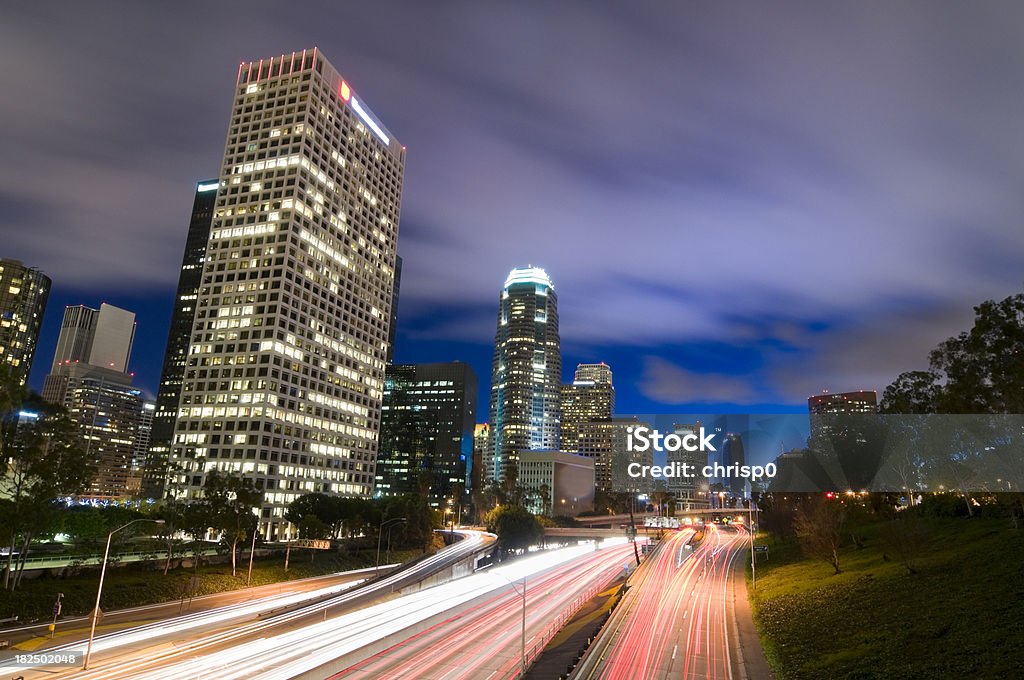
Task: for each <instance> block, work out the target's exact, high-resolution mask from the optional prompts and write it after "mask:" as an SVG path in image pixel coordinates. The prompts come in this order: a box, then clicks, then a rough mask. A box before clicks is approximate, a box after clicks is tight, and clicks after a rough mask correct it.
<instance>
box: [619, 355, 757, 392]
mask: <svg viewBox="0 0 1024 680" xmlns="http://www.w3.org/2000/svg"><path fill="white" fill-rule="evenodd" d="M639 387H640V391H641V392H642V393H643V395H644V396H645V397H647V398H648V399H650V400H652V401H656V402H659V403H662V404H691V403H705V404H713V403H731V404H754V403H757V402H759V401H761V399H760V398H759V395H758V393H757V391H756V390H755V389H754V388H753V386H752V385H751V384H750V382H749V381H747V380H745V379H744V378H743V377H738V376H735V375H726V374H721V373H717V374H716V373H696V372H694V371H690V370H688V369H685V368H683V367H681V366H677V365H675V364H673V363H672V362H670V361H667V360H665V359H662V358H661V357H656V356H648V357H646V358H645V359H644V372H643V377H642V378H641V379H640V383H639Z"/></svg>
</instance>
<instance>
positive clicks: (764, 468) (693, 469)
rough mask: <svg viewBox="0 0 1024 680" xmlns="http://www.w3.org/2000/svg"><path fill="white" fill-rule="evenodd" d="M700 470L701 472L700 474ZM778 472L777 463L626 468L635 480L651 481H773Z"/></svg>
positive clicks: (638, 464) (631, 466)
mask: <svg viewBox="0 0 1024 680" xmlns="http://www.w3.org/2000/svg"><path fill="white" fill-rule="evenodd" d="M698 470H699V471H700V473H699V474H698ZM777 472H778V469H777V468H776V465H775V463H768V464H767V465H722V464H721V463H715V464H714V465H705V466H703V467H700V468H698V466H696V465H693V464H692V463H680V462H673V463H669V464H667V465H642V464H640V463H630V464H629V465H627V466H626V474H628V475H629V476H630V477H632V478H634V479H638V478H641V477H647V478H650V479H678V478H684V479H692V478H694V477H703V478H710V477H716V478H727V479H749V480H751V481H757V480H759V479H771V478H772V477H774V476H775V475H776V473H777Z"/></svg>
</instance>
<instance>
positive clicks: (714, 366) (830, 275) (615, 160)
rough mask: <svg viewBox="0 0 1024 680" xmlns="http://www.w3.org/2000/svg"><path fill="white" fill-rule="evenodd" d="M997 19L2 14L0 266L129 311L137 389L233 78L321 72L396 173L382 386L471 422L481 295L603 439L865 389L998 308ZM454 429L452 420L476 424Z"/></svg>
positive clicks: (1020, 156)
mask: <svg viewBox="0 0 1024 680" xmlns="http://www.w3.org/2000/svg"><path fill="white" fill-rule="evenodd" d="M1021 35H1024V9H1022V7H1021V5H1019V4H1017V3H1009V2H1008V3H998V2H995V3H984V4H983V5H979V4H964V3H953V2H930V1H929V2H918V3H914V2H911V3H900V4H899V5H898V6H897V5H870V6H869V5H865V4H862V3H845V4H832V3H822V2H809V3H778V4H777V3H772V4H771V6H767V5H766V4H765V3H686V4H683V3H645V4H639V5H638V4H622V5H620V6H618V7H617V8H616V7H609V6H607V5H606V4H604V3H601V4H598V3H591V2H583V1H582V0H581V1H579V2H560V3H541V2H522V3H515V4H512V3H488V2H444V3H421V2H378V3H362V4H358V5H357V4H355V3H337V2H329V3H327V2H325V3H302V4H300V5H295V6H290V5H288V6H286V5H281V4H280V3H269V2H268V3H264V2H251V3H246V4H245V5H244V7H243V6H239V5H234V4H226V3H225V4H222V5H214V4H211V3H190V2H178V3H174V4H172V5H155V6H152V5H145V4H143V3H131V2H123V3H88V4H84V3H74V4H72V3H56V2H54V3H48V2H35V3H21V4H19V5H16V6H12V7H10V8H7V9H6V10H5V17H4V21H3V23H2V24H0V58H2V59H3V63H4V64H7V67H6V68H4V69H2V75H0V82H2V86H3V92H4V96H3V97H2V98H0V121H2V122H3V125H2V126H0V129H2V130H3V135H4V138H3V145H4V155H3V162H2V164H0V173H2V174H0V225H2V227H0V228H2V232H0V233H2V237H3V238H2V241H0V255H3V256H7V257H17V258H20V259H22V260H24V261H25V262H27V263H30V264H32V265H36V266H39V267H41V268H43V269H44V270H45V271H47V273H48V274H49V275H50V276H51V277H52V278H53V279H54V281H55V288H54V294H53V296H52V298H51V304H50V308H49V310H48V313H47V318H46V328H45V332H44V334H43V338H42V342H41V346H40V353H39V356H38V358H37V361H36V365H35V370H34V372H33V379H32V382H33V384H35V385H37V386H38V385H39V384H41V381H42V377H43V375H44V374H45V373H46V371H47V369H48V365H49V362H50V359H51V357H52V352H53V349H54V346H55V339H56V328H57V325H58V324H59V320H60V316H61V313H62V307H63V306H64V305H65V304H88V305H93V306H95V305H97V304H99V303H100V302H101V301H104V300H105V301H108V302H111V303H113V304H119V305H121V306H125V307H127V308H130V309H132V310H134V311H136V312H137V314H138V320H139V331H138V341H137V343H136V351H135V355H134V360H133V367H134V369H135V371H136V373H137V376H138V383H139V384H140V385H141V386H143V387H144V388H147V389H149V390H153V389H154V388H155V386H156V383H157V381H158V379H159V375H158V374H159V366H160V361H161V358H162V352H163V346H164V342H165V339H166V328H167V324H168V322H169V314H170V300H171V297H172V295H173V287H174V284H175V282H176V276H177V268H178V265H179V263H180V255H181V249H182V245H183V241H184V237H185V231H186V227H187V224H188V216H189V210H190V208H191V201H192V191H193V187H194V182H195V181H196V180H198V179H202V178H205V177H207V176H209V175H211V174H215V173H216V169H217V167H218V164H219V161H220V157H221V153H222V149H223V144H224V136H225V132H226V127H227V114H228V106H229V103H230V99H231V93H232V87H233V83H234V80H233V79H234V77H235V70H236V67H237V64H238V62H239V61H241V60H243V59H253V58H256V59H258V58H260V57H268V56H271V55H276V54H281V53H283V52H291V51H292V50H295V49H302V48H303V47H312V46H314V45H316V46H318V47H319V48H320V50H322V51H323V53H324V54H325V55H326V56H327V58H328V59H329V60H330V61H331V62H332V63H333V64H334V65H335V66H336V67H337V68H338V70H339V71H340V72H341V73H342V74H344V75H345V77H346V79H347V80H348V81H349V82H350V83H352V84H353V85H354V87H355V89H356V90H357V91H358V92H359V93H360V94H361V95H362V97H363V98H364V100H365V101H367V102H368V103H369V104H370V106H371V107H372V108H373V110H374V112H375V113H376V114H377V116H378V117H379V118H380V119H381V120H382V121H384V123H385V124H386V125H387V126H388V128H389V129H390V130H391V131H392V132H393V133H394V134H395V135H396V136H397V137H398V138H399V140H400V141H401V142H402V143H403V144H406V145H407V146H408V148H409V154H408V166H407V170H406V178H405V180H406V181H405V192H404V200H403V214H402V221H401V236H400V240H399V252H400V253H401V254H402V256H403V257H404V260H405V265H404V271H403V274H404V277H403V285H402V302H401V306H400V319H401V322H400V328H399V344H398V350H397V358H398V359H399V360H400V361H444V360H451V359H463V360H465V361H468V362H470V363H472V364H473V366H474V367H475V368H476V370H477V372H478V374H479V377H480V382H481V386H482V390H481V392H482V395H485V394H486V389H487V386H488V383H489V372H490V356H491V343H492V341H493V335H494V319H495V310H496V305H497V299H498V292H499V288H500V286H501V283H502V281H503V280H504V277H505V275H506V274H507V272H508V270H509V269H510V268H512V267H514V266H517V265H524V264H528V263H529V264H534V265H538V266H543V267H545V268H546V269H547V270H548V273H549V274H550V275H551V277H552V279H553V280H554V283H555V286H556V288H557V290H558V293H559V302H560V315H561V325H562V345H563V354H564V363H565V373H566V376H567V377H568V376H569V375H571V372H572V369H573V367H574V366H575V364H576V362H578V361H594V360H604V361H607V362H608V363H609V364H611V365H612V368H613V370H614V372H615V379H616V386H617V390H618V400H619V410H620V411H621V412H641V413H642V412H664V413H670V412H680V411H689V412H697V411H717V410H731V411H762V412H764V411H778V410H789V411H794V410H800V409H801V408H802V403H803V402H804V400H805V399H806V397H807V396H808V395H809V394H811V393H813V392H816V391H818V390H820V389H823V388H829V389H832V390H836V391H839V390H848V389H881V388H883V387H884V386H885V384H887V383H888V382H889V381H890V380H891V379H892V378H893V377H895V375H896V374H898V373H899V372H901V371H903V370H908V369H915V368H921V367H923V365H924V364H925V362H926V357H927V352H928V350H929V349H931V348H932V347H934V346H935V345H936V344H937V343H938V342H940V341H941V340H943V339H944V338H946V337H948V336H949V335H952V334H954V333H956V332H959V331H960V330H962V329H964V328H967V327H968V326H969V324H970V321H971V316H972V313H971V307H972V306H973V305H974V304H977V303H978V302H980V301H981V300H983V299H986V298H1001V297H1004V296H1006V295H1009V294H1012V293H1014V292H1017V291H1019V290H1020V287H1021V281H1022V275H1021V273H1020V272H1021V270H1022V267H1021V259H1022V257H1021V253H1024V229H1022V228H1021V214H1022V212H1024V211H1022V208H1024V193H1022V192H1021V191H1020V186H1021V180H1022V176H1024V89H1022V88H1021V87H1020V82H1021V76H1022V74H1024V42H1022V41H1021V40H1020V36H1021ZM486 410H487V407H486V401H482V402H481V409H480V412H481V419H483V417H484V414H486Z"/></svg>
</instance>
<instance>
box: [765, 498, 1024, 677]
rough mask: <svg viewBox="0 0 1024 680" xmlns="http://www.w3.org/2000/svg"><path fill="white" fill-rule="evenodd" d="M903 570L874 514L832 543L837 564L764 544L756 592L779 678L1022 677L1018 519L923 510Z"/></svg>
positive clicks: (1022, 572)
mask: <svg viewBox="0 0 1024 680" xmlns="http://www.w3.org/2000/svg"><path fill="white" fill-rule="evenodd" d="M928 521H929V532H928V538H927V540H926V542H925V543H924V545H923V547H921V548H920V550H918V551H916V553H917V555H918V559H917V560H916V563H915V564H914V567H915V568H916V570H917V572H918V573H916V574H911V573H908V571H907V569H905V568H904V566H903V564H902V563H901V561H900V560H899V559H898V558H897V556H896V555H895V554H893V551H892V549H891V547H887V546H888V545H889V544H888V543H887V542H886V541H885V540H884V538H885V536H884V531H885V530H884V528H883V527H882V526H881V525H878V524H875V525H869V526H867V527H865V528H864V529H862V530H861V531H860V534H861V535H862V537H863V539H864V547H863V548H861V549H859V550H858V549H855V548H853V547H852V546H848V547H846V548H845V549H843V550H842V552H841V560H840V566H841V568H842V569H843V573H841V574H838V575H833V570H832V567H831V566H829V565H828V564H826V563H824V562H820V561H812V560H808V559H807V558H805V557H804V556H803V555H802V554H801V552H800V549H799V547H798V546H797V544H796V543H795V542H793V543H788V544H776V543H772V541H771V540H770V539H769V540H768V541H762V542H764V543H766V544H767V545H769V546H770V551H771V557H770V560H769V561H767V562H765V561H760V562H759V564H758V570H757V590H756V593H755V595H754V599H755V611H756V616H757V620H758V626H759V628H760V630H761V636H762V641H763V642H764V644H765V652H766V654H767V656H768V659H769V662H770V663H771V665H772V667H773V669H774V671H775V673H776V678H777V680H803V679H805V678H807V679H810V678H814V679H820V678H830V679H831V678H835V679H841V678H849V679H854V678H856V679H858V680H868V679H873V678H879V679H881V678H901V679H910V678H929V679H931V678H1011V677H1024V676H1022V675H1021V673H1022V672H1024V670H1022V669H1024V531H1016V530H1014V529H1012V528H1011V526H1010V523H1009V520H1003V519H953V518H948V519H931V520H928Z"/></svg>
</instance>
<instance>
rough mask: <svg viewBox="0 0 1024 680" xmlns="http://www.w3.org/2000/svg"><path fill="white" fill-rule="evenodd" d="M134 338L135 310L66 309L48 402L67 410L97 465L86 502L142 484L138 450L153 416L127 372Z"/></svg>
mask: <svg viewBox="0 0 1024 680" xmlns="http://www.w3.org/2000/svg"><path fill="white" fill-rule="evenodd" d="M134 338H135V314H134V312H129V311H128V310H125V309H120V308H118V307H114V306H113V305H108V304H106V303H103V304H102V305H100V308H99V309H98V310H97V309H91V308H89V307H85V306H81V305H78V306H70V307H67V308H66V309H65V310H64V319H63V321H62V323H61V331H60V337H59V338H58V339H57V351H56V352H55V354H54V360H53V368H52V369H51V371H50V374H49V375H48V376H46V381H45V382H44V383H43V398H44V399H46V400H47V401H49V402H51V403H54V404H60V405H62V406H64V407H65V408H66V409H67V410H68V413H69V414H70V416H71V418H72V420H74V421H75V422H76V423H77V424H78V427H79V430H80V431H81V432H82V441H83V443H84V446H85V450H86V453H87V454H88V455H89V457H90V458H91V459H92V460H93V461H94V462H95V464H96V474H95V475H94V476H93V478H92V480H91V481H90V482H89V484H88V486H87V487H86V489H85V491H84V492H83V494H82V497H84V498H90V499H99V500H112V499H124V498H128V497H131V496H132V495H133V489H135V488H137V486H138V485H137V483H136V482H137V480H138V479H139V476H140V474H141V471H140V470H139V469H137V467H135V465H136V460H137V456H136V450H137V447H138V445H139V434H140V433H139V430H140V427H143V428H144V427H145V425H146V421H148V416H147V415H146V414H144V412H143V399H142V391H141V390H139V389H137V388H135V387H132V376H131V374H130V373H127V369H128V360H129V358H130V356H131V348H132V342H133V341H134ZM142 434H143V437H145V436H147V433H146V432H143V433H142ZM133 480H135V482H133Z"/></svg>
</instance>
